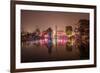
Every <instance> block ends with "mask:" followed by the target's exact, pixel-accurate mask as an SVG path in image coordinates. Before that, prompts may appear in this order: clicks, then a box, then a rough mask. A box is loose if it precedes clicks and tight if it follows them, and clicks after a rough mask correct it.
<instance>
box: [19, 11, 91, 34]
mask: <svg viewBox="0 0 100 73" xmlns="http://www.w3.org/2000/svg"><path fill="white" fill-rule="evenodd" d="M80 19H88V20H89V14H88V13H74V12H73V13H72V12H70V13H68V12H48V11H30V10H21V30H22V31H25V32H33V31H34V30H35V29H36V28H39V29H40V30H41V31H44V30H46V29H47V28H48V27H51V28H52V29H55V25H57V26H58V30H63V31H64V29H65V26H68V25H71V26H73V28H74V27H75V24H77V23H78V21H79V20H80Z"/></svg>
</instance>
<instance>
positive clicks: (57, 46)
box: [21, 23, 89, 62]
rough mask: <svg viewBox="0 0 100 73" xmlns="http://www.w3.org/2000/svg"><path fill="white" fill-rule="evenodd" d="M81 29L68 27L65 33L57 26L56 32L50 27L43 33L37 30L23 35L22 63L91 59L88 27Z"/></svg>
mask: <svg viewBox="0 0 100 73" xmlns="http://www.w3.org/2000/svg"><path fill="white" fill-rule="evenodd" d="M85 24H86V23H85ZM80 27H81V29H80ZM80 27H79V28H77V29H75V30H73V29H72V26H66V27H65V31H58V30H57V26H55V30H52V29H51V28H50V27H49V28H48V29H47V30H45V31H43V32H40V30H39V29H36V31H35V32H33V33H30V34H26V35H22V36H21V47H22V49H21V50H22V53H21V54H22V56H21V57H22V61H21V62H31V61H32V62H39V61H52V60H55V61H56V60H77V59H89V36H88V35H89V33H88V32H89V31H88V29H86V30H85V28H88V27H84V29H82V28H83V27H82V26H80ZM80 33H81V34H80Z"/></svg>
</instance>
